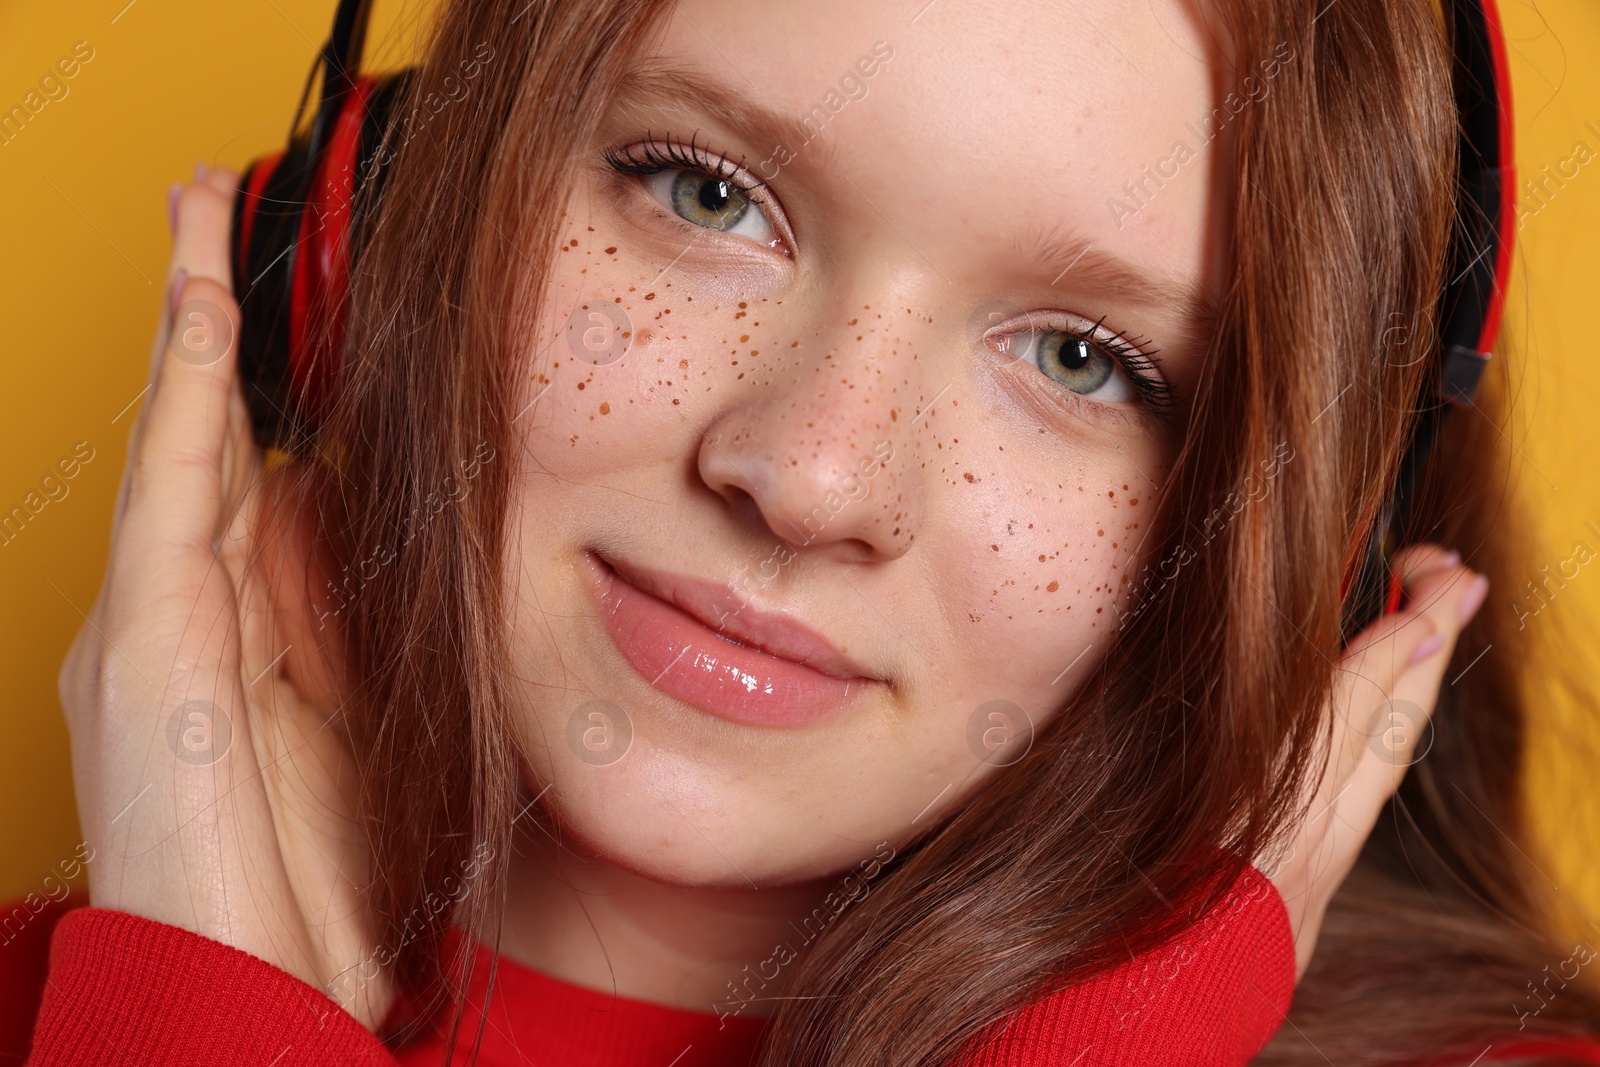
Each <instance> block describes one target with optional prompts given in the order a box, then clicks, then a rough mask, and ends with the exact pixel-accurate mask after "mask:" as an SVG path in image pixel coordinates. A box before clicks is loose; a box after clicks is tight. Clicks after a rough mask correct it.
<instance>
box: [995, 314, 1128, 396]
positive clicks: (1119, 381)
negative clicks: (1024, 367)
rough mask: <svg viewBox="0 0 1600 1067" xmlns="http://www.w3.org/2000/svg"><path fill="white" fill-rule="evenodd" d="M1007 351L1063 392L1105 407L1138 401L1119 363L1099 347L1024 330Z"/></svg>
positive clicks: (1065, 335) (1062, 333)
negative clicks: (1078, 395)
mask: <svg viewBox="0 0 1600 1067" xmlns="http://www.w3.org/2000/svg"><path fill="white" fill-rule="evenodd" d="M1013 338H1014V339H1013V340H1011V341H1010V342H1009V343H1008V348H1010V350H1011V351H1014V352H1015V353H1016V355H1017V358H1018V359H1022V360H1026V361H1027V362H1029V363H1032V364H1033V365H1034V366H1035V367H1037V368H1039V370H1040V372H1041V373H1043V374H1044V376H1045V377H1047V378H1049V379H1050V380H1051V381H1053V382H1055V383H1056V384H1057V385H1060V386H1062V387H1063V388H1066V389H1069V390H1071V391H1072V392H1074V393H1078V394H1080V395H1082V396H1092V397H1094V399H1096V400H1100V401H1104V402H1105V403H1108V404H1125V403H1129V402H1131V401H1134V400H1137V399H1139V392H1138V388H1137V386H1136V385H1135V384H1134V382H1133V381H1132V379H1131V378H1130V377H1129V374H1128V372H1127V371H1126V370H1124V369H1123V366H1122V362H1121V361H1120V360H1118V359H1117V357H1115V356H1113V355H1112V354H1111V353H1110V352H1108V351H1106V348H1105V346H1104V345H1102V344H1097V343H1096V342H1095V341H1094V340H1092V339H1091V338H1088V337H1083V336H1080V335H1078V334H1076V333H1069V332H1068V331H1066V330H1024V331H1021V332H1019V333H1017V334H1014V335H1013Z"/></svg>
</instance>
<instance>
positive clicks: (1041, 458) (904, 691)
mask: <svg viewBox="0 0 1600 1067" xmlns="http://www.w3.org/2000/svg"><path fill="white" fill-rule="evenodd" d="M865 12H870V13H865ZM1215 47H1216V46H1215V43H1214V41H1213V39H1212V37H1211V35H1210V34H1209V33H1208V32H1207V29H1206V27H1205V26H1204V25H1203V24H1202V22H1201V20H1200V18H1199V16H1198V14H1197V12H1196V11H1195V10H1194V9H1193V8H1192V7H1190V6H1189V5H1188V4H1186V3H1183V2H1180V0H1141V2H1140V3H1127V2H1118V0H1075V2H1073V3H1068V4H1061V3H1054V2H1049V0H1031V2H1024V3H1022V4H1020V5H1019V4H1017V3H1008V4H1005V5H996V4H992V3H985V2H975V0H932V2H931V3H930V2H928V0H905V2H899V0H897V2H894V3H884V4H873V5H869V6H867V7H863V6H861V5H859V4H856V3H851V2H847V0H805V2H804V3H798V2H796V3H775V4H754V3H741V2H738V0H684V2H682V3H681V4H679V5H678V7H677V11H676V14H675V15H674V16H673V17H672V18H671V20H670V22H669V23H668V24H667V26H666V27H665V32H664V35H663V37H662V38H661V39H660V42H659V45H658V46H657V47H656V48H655V50H654V51H653V52H652V53H651V54H650V55H649V56H648V58H647V60H646V61H645V62H641V63H640V64H638V65H637V67H636V69H635V76H634V80H633V81H631V82H630V83H629V84H628V85H627V86H625V88H624V91H623V93H622V97H621V98H620V99H619V101H618V103H617V105H616V106H615V107H614V108H613V110H612V111H611V113H610V115H609V116H608V117H607V119H606V121H605V122H604V124H603V126H602V128H601V130H600V134H599V137H598V139H597V140H596V141H595V142H594V143H593V144H589V145H583V146H579V150H580V151H581V154H582V157H583V159H584V160H585V161H586V166H585V168H584V171H583V174H582V176H581V178H580V180H579V183H578V185H577V190H576V193H575V196H574V199H573V201H572V204H571V207H570V211H569V215H568V220H567V224H566V232H565V233H564V234H563V235H562V237H561V250H560V252H559V253H558V254H557V255H556V259H555V264H554V269H553V271H552V272H551V274H550V277H549V287H548V289H547V290H546V291H545V293H544V294H543V298H544V301H545V302H544V304H543V306H542V316H543V318H542V327H541V330H540V332H539V333H538V335H537V336H531V337H529V338H527V347H526V350H525V358H526V360H527V368H528V378H527V383H526V386H527V391H526V393H525V395H524V396H522V397H521V398H520V399H519V400H518V401H517V404H516V407H517V408H518V409H521V414H520V415H519V416H518V418H517V421H516V423H515V428H516V430H517V431H519V433H518V436H519V439H520V443H521V449H522V454H521V455H520V456H516V457H512V461H513V462H515V463H516V464H518V474H517V478H516V481H515V492H516V494H517V497H518V503H519V504H520V507H519V508H518V509H516V516H517V517H516V520H515V527H514V529H515V534H516V537H515V538H514V540H513V544H512V551H511V552H510V559H511V562H512V573H511V589H512V590H513V591H514V597H513V601H512V608H511V610H512V612H513V619H512V623H513V626H514V633H515V637H516V645H515V656H516V661H515V663H514V672H515V675H516V677H517V678H519V679H521V681H522V682H523V683H525V684H524V687H523V688H521V689H520V690H518V691H517V692H516V693H515V694H514V699H515V700H516V701H517V706H518V710H519V712H520V715H521V723H522V731H523V740H524V743H525V747H526V752H527V757H528V760H529V764H530V767H529V770H530V771H531V773H532V776H533V777H534V778H536V779H537V780H538V781H539V782H540V783H541V784H546V783H547V784H549V786H550V789H549V791H548V792H547V793H545V794H544V798H543V802H544V803H545V804H547V805H549V806H550V807H551V808H552V809H553V810H554V811H555V812H556V813H557V814H558V815H559V817H560V818H561V820H562V821H563V822H564V823H565V825H566V827H567V829H568V830H569V831H570V832H571V833H572V834H573V835H575V837H576V838H577V840H578V841H580V842H581V843H582V844H583V845H584V846H585V847H587V848H588V849H590V850H592V851H593V852H595V853H598V854H599V855H600V856H602V857H604V858H606V859H608V860H609V861H611V862H613V863H616V864H618V865H620V866H623V867H626V868H628V869H631V870H634V871H637V872H639V873H642V874H645V875H647V876H649V877H652V878H655V879H658V880H662V881H666V882H671V883H675V884H683V885H726V886H751V885H761V886H765V885H771V884H777V883H782V882H795V881H800V880H804V879H811V878H818V877H821V876H824V875H828V874H830V873H832V872H837V871H839V870H841V869H843V868H846V867H849V866H852V865H853V864H855V863H856V862H857V861H859V860H861V859H863V858H864V857H867V856H870V855H872V854H873V852H874V849H875V846H877V845H878V844H879V843H880V842H884V841H888V842H890V843H893V844H899V843H901V842H903V841H905V840H906V839H908V838H909V837H911V836H912V835H914V834H916V833H918V832H920V831H921V830H923V829H924V828H926V827H927V826H929V825H930V824H932V823H934V822H935V821H937V820H938V819H939V818H940V816H941V814H942V813H943V812H944V811H945V810H946V809H948V808H949V807H950V806H951V805H954V804H956V803H957V802H958V801H960V800H961V799H962V798H963V797H965V796H967V795H970V793H971V792H972V791H973V790H974V789H975V788H976V787H978V786H979V785H980V783H982V782H983V781H985V780H986V779H987V778H989V777H990V776H991V775H993V774H996V773H1002V771H1003V768H1004V767H1005V766H1009V765H1010V764H1011V763H1013V762H1014V761H1015V759H1016V758H1018V757H1019V756H1020V755H1021V753H1022V751H1023V750H1024V749H1025V748H1026V747H1027V745H1028V743H1029V736H1030V731H1031V730H1039V729H1042V728H1043V727H1044V726H1045V724H1046V722H1047V721H1048V720H1049V719H1050V717H1051V716H1052V715H1054V714H1056V713H1058V712H1059V711H1060V709H1061V708H1062V706H1063V705H1064V704H1065V702H1066V701H1067V699H1068V697H1069V695H1070V694H1071V693H1072V692H1073V691H1074V690H1075V689H1076V688H1077V687H1078V686H1080V685H1081V684H1082V683H1083V681H1084V679H1085V678H1086V677H1087V676H1088V675H1089V673H1090V672H1091V671H1092V670H1093V669H1094V667H1095V666H1096V664H1097V663H1098V662H1099V660H1100V659H1101V658H1102V657H1103V655H1104V654H1105V652H1106V650H1107V648H1108V647H1109V645H1110V644H1111V642H1112V641H1114V640H1116V637H1117V631H1118V622H1119V619H1120V618H1121V615H1122V613H1123V612H1127V611H1132V610H1134V609H1135V608H1136V607H1137V605H1136V603H1135V601H1134V596H1133V592H1132V589H1131V588H1130V585H1129V583H1131V580H1132V576H1134V575H1137V574H1138V571H1139V568H1140V566H1142V565H1143V564H1144V563H1145V562H1147V561H1149V557H1150V556H1151V554H1152V553H1153V547H1152V546H1153V544H1154V539H1153V538H1152V537H1151V534H1152V529H1151V526H1152V523H1151V519H1152V516H1153V514H1154V503H1155V497H1156V495H1157V490H1158V488H1159V487H1160V486H1161V484H1162V483H1163V481H1164V480H1165V478H1166V474H1167V471H1168V469H1169V466H1170V463H1171V461H1172V459H1173V457H1174V455H1175V452H1176V448H1177V446H1178V444H1179V443H1180V442H1181V440H1182V436H1183V425H1182V422H1183V416H1182V410H1181V408H1182V403H1183V401H1184V400H1185V399H1187V398H1188V397H1190V396H1191V395H1192V392H1193V389H1194V387H1195V383H1196V380H1197V377H1198V374H1199V370H1200V367H1199V361H1200V359H1201V357H1202V353H1203V348H1204V343H1205V338H1206V329H1207V325H1206V322H1205V317H1206V313H1205V308H1206V307H1207V305H1208V304H1209V303H1210V302H1212V301H1213V300H1214V299H1215V296H1216V294H1217V292H1218V282H1219V279H1220V276H1221V274H1222V271H1223V269H1224V267H1225V263H1224V260H1223V258H1222V247H1221V242H1222V235H1223V234H1224V232H1225V228H1226V224H1227V219H1226V216H1225V215H1224V214H1223V208H1222V207H1221V205H1222V204H1223V203H1224V202H1225V200H1226V197H1224V196H1222V195H1219V190H1220V188H1221V183H1222V182H1225V181H1227V180H1228V178H1229V175H1228V173H1227V172H1226V171H1225V170H1219V167H1221V165H1222V161H1223V160H1225V159H1226V158H1227V150H1226V147H1225V145H1224V144H1223V142H1222V140H1221V138H1220V137H1219V138H1217V139H1214V140H1212V141H1211V143H1210V144H1206V143H1205V142H1204V141H1202V139H1201V138H1203V137H1206V136H1208V135H1210V134H1212V133H1213V132H1214V130H1215V122H1214V120H1212V112H1213V109H1214V108H1216V107H1218V106H1219V105H1220V96H1219V93H1218V91H1217V88H1216V84H1215V82H1216V78H1217V74H1216V70H1217V69H1218V60H1217V59H1216V53H1215ZM1222 114H1223V115H1224V116H1226V114H1227V113H1226V112H1225V111H1224V112H1222ZM1208 123H1209V124H1208ZM1224 136H1225V133H1224ZM1180 145H1181V146H1182V147H1181V148H1180ZM536 193H537V191H536V190H530V195H535V194H536ZM1119 335H1120V336H1119ZM1157 349H1159V354H1158V355H1153V353H1155V351H1156V350H1157ZM1174 404H1176V408H1175V409H1174V407H1173V405H1174Z"/></svg>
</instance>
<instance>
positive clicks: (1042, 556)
mask: <svg viewBox="0 0 1600 1067" xmlns="http://www.w3.org/2000/svg"><path fill="white" fill-rule="evenodd" d="M1039 562H1040V563H1043V562H1044V555H1043V553H1041V554H1040V556H1039Z"/></svg>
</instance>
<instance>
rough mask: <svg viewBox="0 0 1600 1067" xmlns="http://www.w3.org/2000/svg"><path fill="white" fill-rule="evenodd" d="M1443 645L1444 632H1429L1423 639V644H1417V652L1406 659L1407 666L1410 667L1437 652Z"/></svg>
mask: <svg viewBox="0 0 1600 1067" xmlns="http://www.w3.org/2000/svg"><path fill="white" fill-rule="evenodd" d="M1443 647H1444V634H1440V633H1433V634H1429V635H1428V636H1427V637H1424V638H1423V639H1422V644H1420V645H1418V646H1417V650H1416V651H1415V652H1413V653H1411V658H1410V659H1409V660H1407V661H1406V666H1407V667H1409V666H1411V665H1412V664H1413V663H1420V662H1422V661H1423V660H1425V659H1427V658H1428V657H1429V656H1431V655H1433V654H1434V653H1435V652H1437V651H1439V650H1440V649H1441V648H1443Z"/></svg>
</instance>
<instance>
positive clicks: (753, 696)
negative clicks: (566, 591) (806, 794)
mask: <svg viewBox="0 0 1600 1067" xmlns="http://www.w3.org/2000/svg"><path fill="white" fill-rule="evenodd" d="M584 556H585V563H586V567H585V570H586V571H587V572H588V576H589V579H590V582H591V587H592V589H593V591H594V594H595V598H596V601H597V603H598V605H599V608H600V614H601V618H602V620H603V621H604V623H605V626H606V630H607V632H608V633H609V634H610V635H611V638H612V640H613V641H614V642H615V643H616V645H617V648H618V650H619V651H620V652H621V653H622V655H623V658H625V659H627V660H628V662H629V663H630V664H632V666H633V667H634V669H635V670H637V671H638V672H639V674H640V675H641V676H642V677H644V678H645V680H646V681H648V682H649V683H650V684H651V685H652V686H654V687H655V688H657V689H660V690H662V691H663V692H666V693H668V694H670V695H672V696H675V697H677V698H678V699H680V700H683V701H685V702H686V703H689V704H692V705H694V706H695V707H698V708H700V709H702V710H704V711H709V712H711V713H712V714H715V715H718V716H721V717H723V718H727V719H731V720H733V721H736V722H742V723H749V724H754V725H769V726H792V725H801V724H804V723H808V722H814V721H818V720H821V719H824V718H829V717H832V716H833V715H836V714H839V713H841V712H843V711H844V710H845V709H846V707H847V706H848V705H849V704H850V703H851V702H852V699H853V695H854V694H859V693H860V692H861V691H862V690H863V689H865V688H866V686H867V685H868V684H870V683H878V682H885V681H886V679H883V678H881V677H879V676H877V675H876V674H874V673H872V672H871V671H870V670H869V669H868V668H866V667H865V666H863V665H862V664H860V663H858V662H857V661H855V660H854V659H852V658H850V657H849V656H846V655H845V654H844V653H843V652H841V651H839V649H838V648H836V647H835V646H834V645H833V644H832V642H830V641H828V639H827V638H825V637H823V636H822V635H821V634H819V633H817V632H816V631H815V630H813V629H811V628H810V627H808V626H806V625H804V624H803V623H800V622H798V621H796V620H794V619H791V618H788V617H785V616H783V615H779V614H777V613H775V612H773V611H771V610H763V609H761V608H757V607H756V606H755V605H754V604H753V603H752V602H750V601H745V600H741V598H740V597H739V596H738V595H737V594H736V593H735V592H734V591H733V590H732V589H731V588H730V587H728V586H725V585H721V584H719V583H717V582H711V581H706V580H704V579H700V578H693V577H689V576H687V575H681V574H673V573H671V572H668V571H661V570H657V569H655V568H651V567H646V566H642V565H640V564H636V563H629V562H626V561H622V560H615V559H612V558H610V557H606V556H601V555H600V554H599V553H598V552H595V551H593V550H590V551H588V552H586V553H585V554H584Z"/></svg>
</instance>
